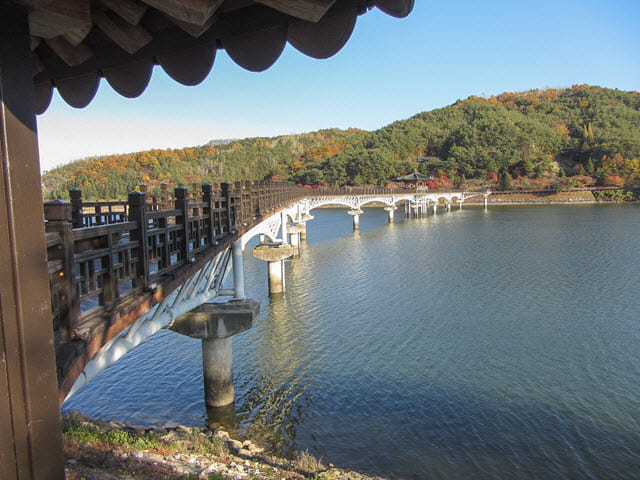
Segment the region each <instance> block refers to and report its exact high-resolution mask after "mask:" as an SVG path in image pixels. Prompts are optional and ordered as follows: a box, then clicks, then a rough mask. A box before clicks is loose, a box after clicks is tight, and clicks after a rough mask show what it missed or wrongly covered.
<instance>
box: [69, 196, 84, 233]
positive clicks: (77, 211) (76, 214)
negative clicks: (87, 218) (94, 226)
mask: <svg viewBox="0 0 640 480" xmlns="http://www.w3.org/2000/svg"><path fill="white" fill-rule="evenodd" d="M69 197H70V198H71V223H72V224H73V228H82V227H83V226H84V223H83V222H84V220H83V215H84V212H83V211H82V190H80V189H78V188H74V189H71V190H69Z"/></svg>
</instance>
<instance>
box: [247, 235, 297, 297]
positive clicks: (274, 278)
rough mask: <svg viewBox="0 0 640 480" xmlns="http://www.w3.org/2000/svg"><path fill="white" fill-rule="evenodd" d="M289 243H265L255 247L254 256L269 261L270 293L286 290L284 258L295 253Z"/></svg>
mask: <svg viewBox="0 0 640 480" xmlns="http://www.w3.org/2000/svg"><path fill="white" fill-rule="evenodd" d="M293 253H294V248H293V246H292V245H290V244H288V243H265V244H263V245H258V246H257V247H256V248H254V249H253V256H254V257H255V258H258V259H260V260H265V261H267V262H269V293H282V292H284V291H285V283H286V282H285V276H284V259H285V258H289V257H291V256H292V255H293Z"/></svg>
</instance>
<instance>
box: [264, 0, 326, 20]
mask: <svg viewBox="0 0 640 480" xmlns="http://www.w3.org/2000/svg"><path fill="white" fill-rule="evenodd" d="M255 1H256V2H258V3H262V4H264V5H266V6H268V7H271V8H275V9H276V10H279V11H281V12H282V13H286V14H287V15H291V16H292V17H296V18H300V19H302V20H307V21H308V22H317V21H318V20H320V19H321V18H322V17H323V16H324V14H325V13H327V10H329V8H331V6H332V5H333V4H334V3H335V2H336V0H255Z"/></svg>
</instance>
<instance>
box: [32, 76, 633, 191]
mask: <svg viewBox="0 0 640 480" xmlns="http://www.w3.org/2000/svg"><path fill="white" fill-rule="evenodd" d="M415 159H419V160H420V161H416V160H415ZM415 169H417V170H419V171H421V172H423V173H428V174H431V175H433V176H434V183H435V184H436V186H449V185H450V184H452V183H453V184H454V185H456V186H462V185H464V184H465V183H475V184H486V185H489V186H491V184H492V183H496V182H497V181H498V178H499V177H501V178H500V180H506V181H507V183H510V182H511V181H513V182H515V183H516V184H518V185H520V186H525V187H536V186H543V185H549V184H550V183H554V182H555V183H558V182H564V183H565V184H567V183H569V185H571V184H572V183H573V184H574V185H578V184H594V183H604V184H612V185H615V184H623V183H638V181H640V95H639V94H638V92H623V91H618V90H612V89H608V88H600V87H592V86H588V85H579V86H573V87H571V88H566V89H544V90H532V91H527V92H519V93H503V94H501V95H498V96H491V97H482V98H480V97H475V96H472V97H469V98H467V99H465V100H461V101H458V102H456V103H455V104H453V105H451V106H448V107H444V108H440V109H437V110H432V111H430V112H424V113H420V114H418V115H415V116H413V117H411V118H409V119H407V120H402V121H398V122H395V123H392V124H391V125H388V126H386V127H384V128H381V129H379V130H376V131H373V132H363V131H361V130H355V129H350V130H347V131H341V130H335V129H330V130H321V131H318V132H314V133H309V134H301V135H287V136H282V137H275V138H250V139H245V140H239V141H233V142H230V143H227V144H223V145H213V144H210V145H205V146H201V147H194V148H185V149H181V150H151V151H146V152H140V153H134V154H128V155H114V156H108V157H100V158H93V159H87V160H82V161H79V162H75V163H72V164H69V165H65V166H63V167H59V168H57V169H55V170H52V171H51V172H48V173H46V174H44V175H43V182H44V184H45V187H46V191H45V198H55V197H58V196H60V197H64V196H65V195H64V194H65V192H66V190H67V189H68V188H74V187H76V188H81V189H82V190H83V193H84V197H85V198H97V199H110V198H125V195H126V193H127V191H129V190H130V189H131V188H132V187H133V186H135V185H136V184H139V183H147V184H151V185H154V184H157V183H160V182H168V183H192V182H203V181H209V182H212V183H213V182H219V181H222V180H226V181H234V180H240V179H242V180H244V179H249V180H255V179H262V178H267V177H271V176H274V175H278V176H284V177H285V178H288V179H289V180H292V181H295V182H298V183H303V184H309V185H314V184H330V185H343V184H373V185H380V186H384V185H387V184H388V183H389V181H392V180H393V179H395V177H397V176H399V175H401V174H403V173H410V172H412V171H413V170H415ZM506 177H508V178H506Z"/></svg>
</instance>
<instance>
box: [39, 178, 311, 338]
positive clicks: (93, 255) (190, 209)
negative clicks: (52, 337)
mask: <svg viewBox="0 0 640 480" xmlns="http://www.w3.org/2000/svg"><path fill="white" fill-rule="evenodd" d="M163 190H164V191H163ZM70 194H71V202H70V203H69V202H64V201H60V200H56V201H53V202H48V203H45V205H44V210H45V220H46V241H47V254H48V269H49V281H50V287H51V308H52V314H53V326H54V331H55V333H56V341H57V342H62V341H66V340H71V339H73V338H77V337H81V336H82V334H83V325H84V323H85V322H86V321H88V320H92V319H94V318H99V317H100V316H101V315H103V314H104V313H107V312H109V311H110V310H111V309H112V308H113V307H114V306H116V305H117V304H118V303H119V302H123V301H125V299H126V298H129V297H130V296H132V295H134V294H136V293H138V292H140V291H143V290H145V289H149V288H152V287H153V284H159V283H162V282H163V281H165V280H170V279H172V278H173V274H174V273H175V272H176V270H178V269H180V267H183V266H185V265H188V264H190V263H192V262H194V261H195V260H196V258H198V257H199V256H203V255H207V254H210V253H215V252H217V251H218V250H220V249H221V248H223V243H225V242H226V241H227V240H229V239H231V238H233V237H234V236H235V235H236V234H238V233H240V232H242V231H243V230H246V229H248V228H249V227H251V226H252V225H253V224H255V223H256V222H257V221H259V220H260V218H261V217H263V216H265V215H267V214H269V213H271V212H273V211H274V210H276V209H278V208H280V207H283V206H285V205H286V204H288V203H290V202H292V201H294V200H296V199H299V198H301V197H303V196H305V195H306V194H308V192H307V191H306V189H303V188H300V187H296V186H294V185H288V184H283V183H272V182H237V183H235V184H234V185H230V184H228V183H223V184H221V185H220V186H219V188H216V189H214V188H213V186H212V185H210V184H204V185H202V186H201V188H200V189H199V191H198V192H193V191H191V192H189V191H188V189H187V188H185V187H177V188H175V189H174V191H173V194H172V195H170V194H169V192H168V189H167V188H164V189H162V188H161V192H160V193H159V194H149V193H147V192H146V189H145V188H144V187H142V188H140V191H136V192H132V193H130V194H129V197H128V200H127V201H126V202H83V201H82V192H80V191H79V190H74V191H72V192H70Z"/></svg>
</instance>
